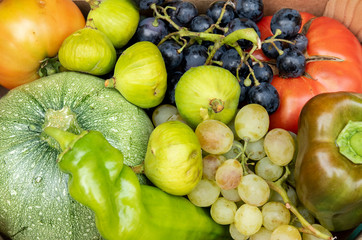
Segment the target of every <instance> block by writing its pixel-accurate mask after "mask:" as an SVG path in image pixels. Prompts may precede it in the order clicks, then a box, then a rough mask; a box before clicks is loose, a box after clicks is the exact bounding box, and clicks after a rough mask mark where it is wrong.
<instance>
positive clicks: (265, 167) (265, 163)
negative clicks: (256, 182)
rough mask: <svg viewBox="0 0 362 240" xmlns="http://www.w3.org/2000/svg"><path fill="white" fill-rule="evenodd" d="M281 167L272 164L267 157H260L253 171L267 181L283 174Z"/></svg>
mask: <svg viewBox="0 0 362 240" xmlns="http://www.w3.org/2000/svg"><path fill="white" fill-rule="evenodd" d="M283 171H284V169H283V167H282V166H279V165H276V164H274V163H273V162H272V161H270V159H269V158H268V157H264V158H262V159H260V160H259V161H258V162H257V163H256V165H255V173H256V174H257V175H258V176H260V177H262V178H264V179H265V180H268V181H275V180H277V179H279V178H280V177H281V176H282V174H283Z"/></svg>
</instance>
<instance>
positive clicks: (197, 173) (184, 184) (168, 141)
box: [144, 121, 203, 195]
mask: <svg viewBox="0 0 362 240" xmlns="http://www.w3.org/2000/svg"><path fill="white" fill-rule="evenodd" d="M202 166H203V165H202V153H201V146H200V143H199V140H198V139H197V137H196V134H195V133H194V131H193V130H192V129H191V128H190V127H189V126H188V125H186V124H185V123H182V122H179V121H168V122H164V123H162V124H160V125H158V126H157V127H156V128H155V129H154V130H153V132H152V133H151V136H150V139H149V142H148V146H147V152H146V157H145V160H144V168H145V174H146V176H147V178H148V179H149V180H150V181H151V182H152V183H153V184H155V185H156V186H157V187H158V188H160V189H162V190H163V191H165V192H167V193H170V194H173V195H186V194H188V193H190V192H191V191H192V189H193V188H194V187H195V186H196V185H197V184H198V182H199V181H200V180H201V177H202Z"/></svg>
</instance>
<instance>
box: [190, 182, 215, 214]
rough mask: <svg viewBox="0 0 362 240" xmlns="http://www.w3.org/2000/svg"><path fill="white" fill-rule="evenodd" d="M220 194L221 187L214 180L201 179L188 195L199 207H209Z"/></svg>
mask: <svg viewBox="0 0 362 240" xmlns="http://www.w3.org/2000/svg"><path fill="white" fill-rule="evenodd" d="M219 195H220V188H219V186H218V185H217V184H216V183H215V182H214V181H211V180H208V179H201V180H200V181H199V183H198V184H197V185H196V187H195V188H194V189H193V190H192V191H191V192H190V193H189V194H188V195H187V197H188V198H189V200H190V202H192V203H193V204H194V205H196V206H198V207H209V206H211V205H212V204H213V203H214V202H215V201H216V200H217V199H218V198H219Z"/></svg>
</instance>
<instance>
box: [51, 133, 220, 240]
mask: <svg viewBox="0 0 362 240" xmlns="http://www.w3.org/2000/svg"><path fill="white" fill-rule="evenodd" d="M45 132H46V133H47V134H49V135H50V136H52V137H54V138H55V139H56V140H57V141H58V142H59V143H60V145H61V147H62V149H63V152H62V153H61V154H60V156H59V158H58V165H59V168H60V169H61V170H62V171H64V172H66V173H69V174H70V178H69V193H70V194H71V196H72V197H73V198H74V199H75V200H77V201H79V202H80V203H82V204H84V205H86V206H88V207H89V208H90V209H92V210H93V211H94V212H95V216H96V225H97V227H98V230H99V232H100V233H101V235H102V236H103V237H104V238H105V239H107V240H119V239H122V240H127V239H130V240H134V239H149V240H153V239H154V240H161V239H177V240H181V239H188V240H192V239H195V240H200V239H208V240H210V239H222V237H226V233H227V228H225V226H221V225H218V224H216V223H215V222H214V221H213V220H212V218H211V217H210V216H209V214H208V210H206V209H202V208H198V207H196V206H195V205H193V204H192V203H191V202H189V201H188V200H187V199H186V198H184V197H177V196H173V195H169V194H167V193H165V192H163V191H162V190H160V189H158V188H156V187H152V186H148V185H140V184H139V182H138V180H137V177H136V175H135V173H134V172H133V171H132V170H131V169H130V168H129V167H128V166H125V165H123V156H122V153H121V152H120V151H119V150H118V149H116V148H114V147H113V146H112V145H110V144H109V143H108V142H107V140H106V139H105V138H104V137H103V135H102V134H101V133H100V132H98V131H84V132H82V133H81V134H80V135H76V134H72V133H69V132H66V131H63V130H60V129H58V128H53V127H50V128H46V129H45Z"/></svg>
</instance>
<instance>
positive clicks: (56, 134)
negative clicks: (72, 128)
mask: <svg viewBox="0 0 362 240" xmlns="http://www.w3.org/2000/svg"><path fill="white" fill-rule="evenodd" d="M43 131H44V133H46V134H47V135H48V136H50V137H52V138H54V139H55V140H56V141H57V142H58V143H59V145H60V147H61V149H62V151H64V150H66V149H67V148H68V147H71V146H72V145H73V144H74V143H75V142H76V141H77V140H78V139H79V138H81V137H83V135H85V134H87V131H84V132H82V133H81V134H80V135H76V134H73V133H70V132H67V131H64V130H61V129H59V128H56V127H46V128H44V130H43Z"/></svg>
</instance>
